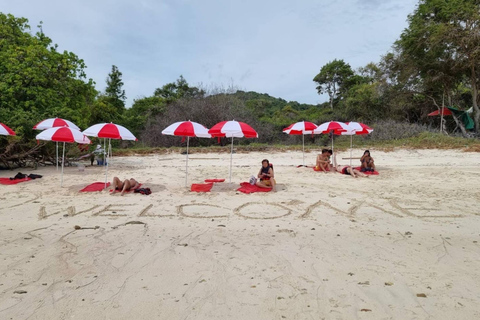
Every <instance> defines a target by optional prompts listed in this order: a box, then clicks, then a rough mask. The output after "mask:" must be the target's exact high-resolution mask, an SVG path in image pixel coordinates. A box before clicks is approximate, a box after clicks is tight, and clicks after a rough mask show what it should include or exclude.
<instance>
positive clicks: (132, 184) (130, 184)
mask: <svg viewBox="0 0 480 320" xmlns="http://www.w3.org/2000/svg"><path fill="white" fill-rule="evenodd" d="M112 185H113V187H114V188H115V190H117V191H122V193H121V194H120V195H121V196H123V194H124V193H125V192H126V191H130V190H135V189H137V188H138V187H139V186H140V184H139V183H138V181H137V180H135V179H133V178H130V179H127V180H125V181H123V182H122V181H121V180H120V179H118V178H117V177H113V183H112Z"/></svg>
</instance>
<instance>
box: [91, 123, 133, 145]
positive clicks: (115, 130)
mask: <svg viewBox="0 0 480 320" xmlns="http://www.w3.org/2000/svg"><path fill="white" fill-rule="evenodd" d="M83 134H84V135H86V136H90V137H98V138H107V139H120V140H133V141H137V138H135V136H134V135H133V133H131V132H130V130H128V129H127V128H125V127H123V126H121V125H119V124H115V123H111V122H110V123H98V124H94V125H93V126H91V127H89V128H87V129H85V130H84V131H83Z"/></svg>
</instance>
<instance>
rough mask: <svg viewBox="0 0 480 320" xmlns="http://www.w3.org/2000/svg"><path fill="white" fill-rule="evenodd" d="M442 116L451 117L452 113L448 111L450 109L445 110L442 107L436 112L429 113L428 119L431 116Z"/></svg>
mask: <svg viewBox="0 0 480 320" xmlns="http://www.w3.org/2000/svg"><path fill="white" fill-rule="evenodd" d="M441 114H443V115H444V116H451V115H452V114H453V113H452V111H450V109H448V108H445V107H442V108H441V109H440V110H436V111H433V112H430V113H429V114H428V116H429V117H432V116H439V115H441Z"/></svg>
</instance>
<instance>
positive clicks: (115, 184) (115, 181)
mask: <svg viewBox="0 0 480 320" xmlns="http://www.w3.org/2000/svg"><path fill="white" fill-rule="evenodd" d="M112 186H113V188H114V189H117V190H122V188H123V183H122V181H120V179H118V177H113V182H112Z"/></svg>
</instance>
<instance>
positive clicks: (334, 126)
mask: <svg viewBox="0 0 480 320" xmlns="http://www.w3.org/2000/svg"><path fill="white" fill-rule="evenodd" d="M347 131H349V127H348V125H347V124H346V123H343V122H340V121H330V122H325V123H322V124H321V125H319V126H318V127H317V129H315V130H313V133H315V134H320V133H321V134H328V133H330V132H332V133H333V134H336V135H340V134H342V132H347ZM332 150H333V135H332Z"/></svg>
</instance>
